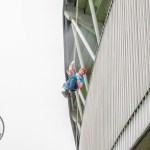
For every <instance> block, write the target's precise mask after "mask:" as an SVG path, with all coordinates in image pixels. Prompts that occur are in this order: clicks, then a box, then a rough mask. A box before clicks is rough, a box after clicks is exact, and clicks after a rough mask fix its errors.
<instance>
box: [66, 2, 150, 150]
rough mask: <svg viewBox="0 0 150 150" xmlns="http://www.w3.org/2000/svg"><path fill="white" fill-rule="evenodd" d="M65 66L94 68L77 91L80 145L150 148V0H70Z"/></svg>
mask: <svg viewBox="0 0 150 150" xmlns="http://www.w3.org/2000/svg"><path fill="white" fill-rule="evenodd" d="M63 14H64V17H63V21H64V58H65V72H66V79H67V77H68V76H67V69H68V66H69V64H70V63H71V61H72V60H75V66H76V68H77V69H79V68H80V67H81V66H84V67H86V68H87V69H88V74H87V75H86V76H85V81H86V82H85V86H84V87H83V88H82V90H80V91H77V92H75V93H71V97H70V98H69V99H68V100H69V110H70V119H71V123H72V128H73V133H74V137H75V142H76V146H77V149H79V150H111V149H114V150H129V149H134V150H149V149H150V142H149V141H150V133H149V130H150V128H149V127H150V1H149V0H143V1H142V2H141V1H140V0H94V1H92V0H70V1H68V0H66V1H64V10H63Z"/></svg>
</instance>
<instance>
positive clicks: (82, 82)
mask: <svg viewBox="0 0 150 150" xmlns="http://www.w3.org/2000/svg"><path fill="white" fill-rule="evenodd" d="M77 84H78V88H82V86H83V84H84V79H83V78H80V77H77Z"/></svg>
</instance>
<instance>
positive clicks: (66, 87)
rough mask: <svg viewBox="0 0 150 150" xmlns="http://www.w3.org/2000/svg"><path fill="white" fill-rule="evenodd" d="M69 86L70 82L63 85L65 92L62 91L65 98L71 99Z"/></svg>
mask: <svg viewBox="0 0 150 150" xmlns="http://www.w3.org/2000/svg"><path fill="white" fill-rule="evenodd" d="M69 85H70V80H68V81H66V82H65V83H64V85H63V87H64V91H62V92H61V93H62V94H63V96H64V97H65V98H68V97H69Z"/></svg>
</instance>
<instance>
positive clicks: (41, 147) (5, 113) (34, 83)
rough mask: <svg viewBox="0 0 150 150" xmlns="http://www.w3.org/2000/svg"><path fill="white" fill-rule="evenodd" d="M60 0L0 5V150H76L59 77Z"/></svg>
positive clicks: (61, 72)
mask: <svg viewBox="0 0 150 150" xmlns="http://www.w3.org/2000/svg"><path fill="white" fill-rule="evenodd" d="M62 7H63V0H57V1H51V0H13V1H12V0H4V1H2V0H1V1H0V116H1V117H2V118H3V120H4V123H5V133H4V136H3V138H2V140H1V141H0V149H1V150H10V149H11V150H60V149H61V150H75V149H76V148H75V143H74V138H73V132H72V128H71V123H70V119H69V110H68V101H67V99H65V98H64V97H63V96H62V95H61V90H62V84H63V83H64V81H65V75H64V54H63V52H64V50H63V48H64V47H63V26H62V9H63V8H62Z"/></svg>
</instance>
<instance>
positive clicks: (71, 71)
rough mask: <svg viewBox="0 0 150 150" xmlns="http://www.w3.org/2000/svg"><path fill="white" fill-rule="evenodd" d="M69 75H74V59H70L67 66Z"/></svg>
mask: <svg viewBox="0 0 150 150" xmlns="http://www.w3.org/2000/svg"><path fill="white" fill-rule="evenodd" d="M69 75H70V76H73V75H74V61H72V62H71V64H70V66H69Z"/></svg>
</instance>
